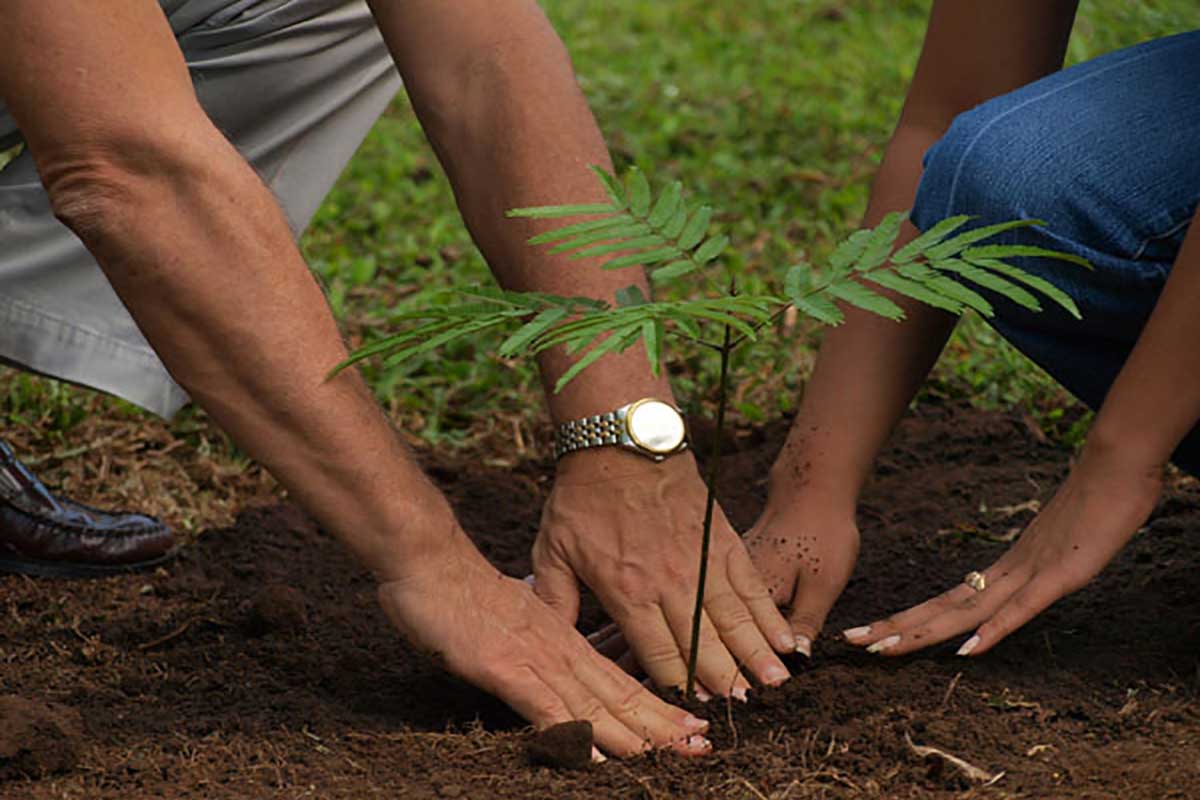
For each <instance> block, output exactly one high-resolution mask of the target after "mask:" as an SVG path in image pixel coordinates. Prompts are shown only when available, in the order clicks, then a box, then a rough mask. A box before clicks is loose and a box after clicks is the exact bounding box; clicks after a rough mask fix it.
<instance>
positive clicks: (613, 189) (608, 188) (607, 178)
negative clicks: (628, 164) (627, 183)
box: [591, 166, 629, 210]
mask: <svg viewBox="0 0 1200 800" xmlns="http://www.w3.org/2000/svg"><path fill="white" fill-rule="evenodd" d="M591 170H592V172H594V173H595V174H596V177H598V178H599V179H600V183H602V184H604V191H605V192H607V193H608V198H609V199H610V200H612V204H613V205H614V206H616V207H617V209H618V210H624V209H625V208H626V207H628V205H629V202H628V201H627V200H626V199H625V190H624V189H623V188H621V182H620V181H618V180H617V176H615V175H613V174H612V173H611V172H609V171H608V170H606V169H602V168H600V167H597V166H592V168H591Z"/></svg>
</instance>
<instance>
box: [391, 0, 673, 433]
mask: <svg viewBox="0 0 1200 800" xmlns="http://www.w3.org/2000/svg"><path fill="white" fill-rule="evenodd" d="M437 2H438V0H419V1H418V2H412V3H407V4H403V6H404V7H403V8H401V7H400V6H397V5H385V4H384V3H382V2H379V3H376V4H375V6H376V16H377V18H378V19H379V21H380V26H381V29H382V30H383V32H384V36H385V38H386V39H387V40H388V42H389V44H390V45H391V46H392V49H393V52H394V53H395V54H396V59H397V63H399V64H400V66H401V69H402V72H403V73H404V77H405V85H406V87H407V88H408V91H409V94H410V95H411V97H412V100H413V104H414V106H415V108H416V110H417V113H418V115H419V116H420V118H421V121H422V123H423V124H424V127H425V130H426V132H427V134H428V135H429V137H430V140H431V141H432V143H433V145H434V148H435V149H436V151H437V153H438V155H439V158H440V159H441V161H442V163H443V165H444V166H445V168H446V171H447V173H448V175H449V177H450V180H451V182H452V184H453V185H454V190H455V195H456V196H457V198H458V203H459V207H460V208H461V210H462V213H463V218H464V219H465V220H466V222H467V225H468V227H469V228H470V230H471V233H472V235H473V236H474V238H475V241H476V242H477V243H478V244H479V247H480V249H481V250H482V251H483V253H484V256H485V257H486V258H487V260H488V262H489V264H490V265H491V267H492V269H493V271H494V273H495V274H496V277H497V279H498V280H499V281H500V283H501V284H502V285H503V286H505V287H506V288H509V289H514V290H519V291H541V292H551V293H555V294H562V295H573V296H588V297H595V298H599V299H604V300H608V301H610V302H611V301H612V299H613V295H614V294H615V292H616V291H617V290H618V289H621V288H623V287H625V286H628V285H630V284H638V285H640V286H641V287H642V288H643V289H644V290H645V289H646V281H645V277H644V275H643V273H642V270H641V269H640V268H631V269H626V270H620V271H615V272H609V271H604V270H600V269H597V266H598V264H597V262H595V261H591V262H583V261H570V260H569V259H567V258H566V257H563V256H557V257H552V256H547V255H546V254H545V251H544V249H543V250H541V251H538V250H535V249H533V248H531V247H529V246H528V245H527V244H526V241H527V239H528V238H529V237H530V236H532V235H534V234H536V233H537V232H539V231H540V230H543V229H544V226H545V223H538V222H535V221H518V220H510V219H507V218H506V217H505V212H506V211H508V210H509V209H512V208H517V207H523V206H534V205H547V204H557V203H564V202H591V201H604V200H605V199H606V198H605V196H604V193H603V191H602V190H601V189H600V187H599V185H598V183H597V181H596V179H595V176H594V175H592V174H591V172H590V171H589V169H588V167H589V166H592V165H596V166H600V167H603V168H606V169H608V168H610V166H611V165H610V162H609V156H608V153H607V150H606V148H605V145H604V141H603V139H602V137H601V135H600V132H599V130H598V128H597V126H596V122H595V119H594V118H593V116H592V114H591V112H590V111H589V109H588V106H587V103H586V101H585V99H584V97H583V94H582V92H581V91H580V90H579V87H578V85H577V84H576V81H575V76H574V73H573V71H572V68H571V63H570V60H569V58H568V56H567V53H566V51H565V49H564V48H563V46H562V44H561V42H560V41H559V40H558V37H557V35H556V34H555V33H554V31H553V29H552V28H551V26H550V23H549V21H548V20H547V19H546V18H545V16H544V15H543V14H542V12H541V10H540V9H539V8H538V7H537V5H536V3H534V2H532V0H524V1H522V2H513V3H504V4H496V3H492V2H471V3H468V5H469V6H470V8H469V9H464V8H461V7H458V8H455V9H446V8H444V7H443V8H436V9H434V8H430V7H429V4H430V3H437ZM464 14H467V15H469V17H470V20H471V21H470V22H464V21H463V19H464V16H463V15H464ZM447 15H453V16H455V17H456V19H455V20H454V21H453V23H450V22H447V21H446V20H445V17H446V16H447ZM422 26H428V30H422ZM449 29H453V32H454V36H455V40H454V42H453V45H452V46H451V45H450V44H449V43H447V44H446V46H445V47H442V48H439V47H437V46H432V47H422V48H416V47H414V46H413V43H414V42H416V41H426V42H427V41H428V39H429V38H430V37H436V36H438V35H448V34H446V33H445V32H446V31H447V30H449ZM453 54H457V55H453ZM647 291H648V290H647ZM571 361H572V359H571V358H569V357H567V356H566V355H565V353H563V352H562V351H561V350H556V351H553V352H549V353H546V354H544V355H543V357H542V359H541V367H542V378H543V383H544V385H545V386H546V388H547V397H548V398H549V403H550V409H551V412H552V414H553V416H554V417H555V418H556V420H559V421H562V420H565V419H569V418H574V417H580V416H584V415H589V414H595V413H598V412H603V411H609V410H611V409H612V408H613V407H614V404H619V403H621V402H627V401H630V400H635V399H637V398H638V397H641V396H645V395H655V396H658V397H664V398H669V397H670V396H671V395H670V386H669V384H668V382H667V381H666V379H665V377H660V378H654V377H653V376H652V375H651V374H650V370H649V365H648V363H647V360H646V356H645V352H644V350H643V348H641V347H640V346H637V347H634V348H631V349H630V350H628V351H626V352H625V353H623V354H620V355H612V356H607V357H605V358H603V359H601V360H600V362H598V363H597V364H595V365H593V366H591V367H589V368H588V370H587V373H586V379H583V380H578V381H575V382H573V383H572V384H570V385H568V386H567V387H566V388H565V389H564V390H563V391H562V392H561V393H560V394H558V395H555V394H554V393H553V391H552V387H553V385H554V382H555V381H556V380H557V378H558V376H559V375H561V374H562V373H563V372H564V371H565V370H566V369H567V368H568V367H569V366H570V364H571Z"/></svg>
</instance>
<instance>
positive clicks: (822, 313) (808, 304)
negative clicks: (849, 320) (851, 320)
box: [792, 294, 846, 326]
mask: <svg viewBox="0 0 1200 800" xmlns="http://www.w3.org/2000/svg"><path fill="white" fill-rule="evenodd" d="M792 305H794V306H796V308H797V310H799V311H802V312H804V313H805V314H807V315H808V316H810V317H812V318H813V319H815V320H817V321H818V322H823V323H825V324H826V325H834V326H837V325H841V324H842V323H843V322H845V321H846V317H845V316H844V315H843V314H842V310H841V309H840V308H838V307H837V304H836V303H834V302H833V301H832V300H830V299H829V298H828V297H825V296H824V295H820V294H814V295H810V296H808V297H797V298H793V299H792Z"/></svg>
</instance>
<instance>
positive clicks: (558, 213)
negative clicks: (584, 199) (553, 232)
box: [507, 204, 621, 219]
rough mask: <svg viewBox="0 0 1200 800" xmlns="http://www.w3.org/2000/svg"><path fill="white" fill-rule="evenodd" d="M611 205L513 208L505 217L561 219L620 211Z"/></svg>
mask: <svg viewBox="0 0 1200 800" xmlns="http://www.w3.org/2000/svg"><path fill="white" fill-rule="evenodd" d="M620 210H621V209H620V208H617V207H615V206H612V205H601V204H593V205H582V206H535V207H533V208H514V209H512V210H511V211H509V212H508V214H507V216H508V217H510V218H513V219H561V218H562V217H590V216H595V215H596V214H615V213H617V212H618V211H620Z"/></svg>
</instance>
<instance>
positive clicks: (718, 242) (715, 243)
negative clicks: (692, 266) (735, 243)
mask: <svg viewBox="0 0 1200 800" xmlns="http://www.w3.org/2000/svg"><path fill="white" fill-rule="evenodd" d="M726 247H729V237H728V236H724V235H722V236H714V237H713V238H712V239H709V240H708V241H706V242H705V243H704V244H702V245H700V249H698V250H697V251H696V255H695V256H694V258H695V260H696V263H698V264H707V263H708V262H710V261H712V260H713V259H714V258H716V257H717V256H719V255H721V253H723V252H725V248H726Z"/></svg>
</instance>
